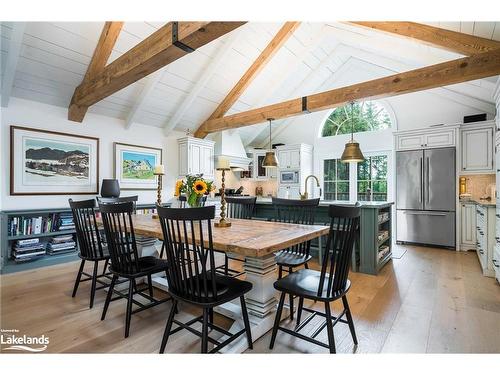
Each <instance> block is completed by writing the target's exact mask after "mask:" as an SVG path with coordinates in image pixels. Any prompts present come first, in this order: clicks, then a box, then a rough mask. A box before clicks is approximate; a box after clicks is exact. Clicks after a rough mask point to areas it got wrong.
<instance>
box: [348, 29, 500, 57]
mask: <svg viewBox="0 0 500 375" xmlns="http://www.w3.org/2000/svg"><path fill="white" fill-rule="evenodd" d="M349 23H350V24H352V25H356V26H362V27H366V28H369V29H374V30H378V31H382V32H386V33H389V34H393V35H394V34H396V35H399V36H403V37H406V38H410V39H414V40H418V41H420V42H422V43H425V44H427V45H431V46H433V47H438V48H442V49H445V50H448V51H451V52H455V53H460V54H462V55H465V56H471V55H474V54H477V53H482V52H488V51H493V50H495V49H499V48H500V42H497V41H495V40H491V39H486V38H481V37H478V36H474V35H470V34H464V33H459V32H456V31H451V30H445V29H441V28H439V27H434V26H430V25H424V24H421V23H415V22H349Z"/></svg>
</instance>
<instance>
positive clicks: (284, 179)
mask: <svg viewBox="0 0 500 375" xmlns="http://www.w3.org/2000/svg"><path fill="white" fill-rule="evenodd" d="M280 183H281V184H299V183H300V181H299V171H281V172H280Z"/></svg>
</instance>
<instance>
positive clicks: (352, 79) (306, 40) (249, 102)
mask: <svg viewBox="0 0 500 375" xmlns="http://www.w3.org/2000/svg"><path fill="white" fill-rule="evenodd" d="M430 24H432V25H434V26H437V27H441V28H445V29H449V30H453V31H459V32H463V33H468V34H471V35H476V36H481V37H483V38H488V39H494V40H497V41H500V22H496V23H495V22H446V23H445V22H442V23H430ZM103 25H104V23H103V22H71V23H57V22H55V23H49V22H30V23H26V24H21V23H7V22H3V23H2V24H1V42H2V43H1V62H2V80H3V79H5V78H6V76H4V73H5V74H7V73H6V72H5V69H4V67H5V66H6V63H7V58H8V55H9V52H11V53H18V54H19V59H18V61H17V63H16V65H15V70H14V74H13V86H12V92H11V95H12V96H15V97H19V98H24V99H29V100H34V101H39V102H43V103H47V104H52V105H56V106H61V107H66V108H67V107H68V106H69V103H70V100H71V97H72V95H73V92H74V91H75V88H76V87H77V86H78V85H79V84H80V83H81V82H82V79H83V77H84V75H85V72H86V70H87V67H88V64H89V62H90V60H91V57H92V54H93V52H94V49H95V46H96V44H97V41H98V39H99V36H100V33H101V30H102V28H103ZM162 25H163V23H155V22H153V23H152V22H125V23H124V25H123V28H122V30H121V32H120V35H119V37H118V40H117V42H116V44H115V46H114V48H113V52H112V53H111V56H110V59H109V62H111V61H113V60H115V59H116V58H117V57H119V56H121V55H122V54H123V53H124V52H126V51H127V50H129V49H130V48H132V47H133V46H134V45H136V44H137V43H139V42H140V41H141V40H143V39H144V38H146V37H147V36H149V35H150V34H152V33H153V32H154V31H156V30H157V29H158V28H160V27H161V26H162ZM281 26H282V23H257V22H249V23H247V24H245V25H243V26H241V27H240V28H238V29H236V30H234V31H232V32H230V33H229V34H227V35H225V36H223V37H221V38H219V39H217V40H215V41H213V42H211V43H209V44H207V45H205V46H203V47H201V48H199V49H198V50H196V51H195V52H193V53H191V54H188V55H186V56H184V57H183V58H181V59H179V60H177V61H175V62H173V63H171V64H170V65H168V66H166V67H165V68H162V69H160V70H159V71H157V72H156V73H154V74H152V75H150V76H148V77H146V78H144V79H142V80H140V81H138V82H136V83H134V84H132V85H130V86H128V87H126V88H124V89H122V90H120V91H118V92H117V93H115V94H113V95H111V96H109V97H107V98H105V99H103V100H102V101H100V102H98V103H97V104H95V105H93V106H91V107H90V109H89V112H93V113H97V114H101V115H106V116H110V117H115V118H120V119H123V120H125V123H126V126H127V127H128V126H134V123H142V124H146V125H150V126H156V127H164V128H165V129H166V131H167V132H168V131H169V130H172V129H176V130H180V131H186V130H187V129H190V130H191V131H194V130H195V129H196V128H198V126H199V125H200V124H201V123H202V122H204V121H205V120H206V119H207V118H208V117H209V116H210V115H211V114H212V112H213V111H214V109H215V108H216V107H217V106H218V104H219V103H220V102H221V101H222V100H223V99H224V97H225V96H226V94H227V93H228V92H229V91H230V90H231V89H232V87H233V86H234V85H235V83H236V82H237V81H238V80H239V79H240V77H241V76H242V75H243V74H244V72H245V71H246V70H247V69H248V67H249V66H250V65H251V64H252V63H253V61H254V60H255V59H256V58H257V56H258V55H259V53H260V52H261V51H262V50H263V49H264V48H265V47H266V45H267V44H268V43H269V41H270V40H271V39H272V38H273V36H274V35H275V34H276V33H277V31H278V30H279V29H280V28H281ZM20 30H21V31H20ZM16 33H17V35H18V36H19V35H21V38H17V39H19V40H20V43H19V44H18V45H16ZM19 33H21V34H19ZM458 57H460V56H459V55H457V54H455V53H452V52H448V51H444V50H441V49H437V48H433V47H430V46H426V45H423V44H420V43H417V42H415V41H410V40H407V39H403V38H400V37H397V36H391V35H386V34H382V33H380V32H376V31H374V30H369V29H364V28H360V27H356V26H353V25H350V24H345V23H340V22H328V23H302V24H301V25H300V26H299V28H298V29H297V30H295V32H294V33H293V35H292V37H291V38H290V39H288V40H287V42H286V43H285V44H284V46H283V47H282V48H281V49H280V50H279V51H278V53H277V54H276V55H275V56H274V57H273V58H272V60H271V61H270V62H269V63H268V64H267V65H266V66H265V68H264V69H263V70H262V71H261V72H260V74H259V75H258V76H257V78H256V79H255V80H254V81H253V82H252V83H251V84H250V86H249V87H248V88H247V89H246V90H245V92H244V93H243V95H241V97H240V98H239V99H238V101H237V102H236V103H235V104H234V105H233V106H232V107H231V109H230V110H229V111H228V112H227V114H233V113H237V112H241V111H244V110H248V109H252V108H256V107H260V106H263V105H267V104H272V103H276V102H280V101H283V100H286V99H290V98H293V97H297V96H301V95H306V94H311V93H315V92H318V91H321V90H327V89H331V88H334V87H338V85H339V84H340V83H342V84H352V83H356V82H359V79H357V77H356V74H352V73H349V72H352V71H353V69H349V68H350V67H353V66H357V67H360V66H362V69H373V70H374V71H375V72H376V76H380V77H382V76H385V75H389V74H393V73H394V72H403V71H406V70H410V69H414V68H418V67H423V66H427V65H430V64H435V63H439V62H443V61H447V60H452V59H456V58H458ZM360 64H361V65H360ZM349 74H350V75H349ZM346 75H349V76H348V77H346ZM340 78H342V79H340ZM495 82H496V77H491V78H487V79H482V80H477V81H471V82H467V83H462V84H458V85H452V86H447V87H445V88H439V89H434V90H429V91H430V94H432V95H439V96H442V97H444V98H446V99H448V100H452V101H455V102H458V103H460V104H462V105H465V106H469V107H471V108H474V109H475V110H477V111H479V112H488V113H490V114H494V110H495V109H494V105H493V99H492V93H493V90H494V87H495ZM290 121H293V120H291V119H288V120H282V123H284V124H286V123H289V122H290ZM238 131H239V132H240V134H241V136H242V138H243V141H244V143H246V144H259V143H262V142H264V141H265V135H266V132H265V124H259V125H254V126H249V127H246V128H241V129H239V130H238Z"/></svg>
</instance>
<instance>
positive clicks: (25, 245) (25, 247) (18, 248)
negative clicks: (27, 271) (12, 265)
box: [11, 238, 46, 262]
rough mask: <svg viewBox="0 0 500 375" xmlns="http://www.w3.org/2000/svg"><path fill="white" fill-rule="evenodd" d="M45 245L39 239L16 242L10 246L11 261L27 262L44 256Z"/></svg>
mask: <svg viewBox="0 0 500 375" xmlns="http://www.w3.org/2000/svg"><path fill="white" fill-rule="evenodd" d="M45 253H46V247H45V243H43V242H41V241H40V239H39V238H31V239H29V240H17V241H16V242H15V243H14V245H13V246H12V254H11V255H12V259H14V261H16V262H27V261H30V260H33V259H35V258H38V257H40V256H41V255H45Z"/></svg>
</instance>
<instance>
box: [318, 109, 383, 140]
mask: <svg viewBox="0 0 500 375" xmlns="http://www.w3.org/2000/svg"><path fill="white" fill-rule="evenodd" d="M351 126H353V127H354V133H360V132H368V131H374V130H383V129H389V128H390V127H391V119H390V117H389V113H388V112H387V110H386V109H385V108H384V107H383V106H382V105H380V104H378V103H377V102H373V101H366V102H360V103H354V105H353V107H352V110H351V105H350V104H348V105H345V106H343V107H338V108H335V109H334V110H333V112H332V113H330V116H328V117H327V119H326V121H325V123H324V124H323V129H322V131H321V136H322V137H329V136H334V135H339V134H350V133H351Z"/></svg>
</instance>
